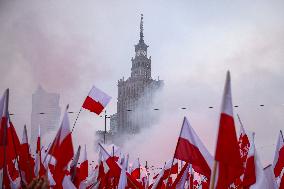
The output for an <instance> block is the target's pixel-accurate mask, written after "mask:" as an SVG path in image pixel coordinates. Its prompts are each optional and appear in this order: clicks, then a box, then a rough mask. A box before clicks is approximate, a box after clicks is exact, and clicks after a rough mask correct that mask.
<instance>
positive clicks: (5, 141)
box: [1, 88, 9, 188]
mask: <svg viewBox="0 0 284 189" xmlns="http://www.w3.org/2000/svg"><path fill="white" fill-rule="evenodd" d="M5 93H6V99H5V114H6V115H8V114H9V113H8V105H9V102H8V101H9V88H8V89H6V92H5ZM1 116H2V115H1ZM7 121H8V120H7ZM7 121H5V122H4V125H3V126H4V129H3V130H4V133H3V145H4V153H3V156H4V158H3V177H2V188H4V179H5V174H7V166H6V148H7V146H6V145H7V136H6V135H7Z"/></svg>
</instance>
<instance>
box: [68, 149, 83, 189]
mask: <svg viewBox="0 0 284 189" xmlns="http://www.w3.org/2000/svg"><path fill="white" fill-rule="evenodd" d="M80 152H81V146H80V145H79V147H78V149H77V152H76V154H75V156H74V157H73V159H72V161H71V164H70V176H71V177H70V178H71V181H72V182H73V183H74V185H75V186H76V187H78V186H79V184H80V181H79V174H80V173H79V172H80V168H79V167H77V164H78V161H79V157H80Z"/></svg>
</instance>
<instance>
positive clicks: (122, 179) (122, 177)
mask: <svg viewBox="0 0 284 189" xmlns="http://www.w3.org/2000/svg"><path fill="white" fill-rule="evenodd" d="M128 158H129V156H128V155H127V157H126V159H124V161H123V165H122V168H121V171H120V177H119V182H118V186H117V188H118V189H125V188H126V186H127V177H126V170H127V167H128Z"/></svg>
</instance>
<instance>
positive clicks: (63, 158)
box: [48, 106, 74, 187]
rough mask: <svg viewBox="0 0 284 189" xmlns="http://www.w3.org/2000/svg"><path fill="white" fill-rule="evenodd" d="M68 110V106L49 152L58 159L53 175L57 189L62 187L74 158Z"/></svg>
mask: <svg viewBox="0 0 284 189" xmlns="http://www.w3.org/2000/svg"><path fill="white" fill-rule="evenodd" d="M67 109H68V106H67V108H66V111H65V114H64V117H63V120H62V123H61V126H60V128H59V130H58V132H57V134H56V137H55V139H54V140H53V143H52V145H51V147H50V149H49V151H48V154H50V155H51V156H53V157H54V158H55V159H56V164H55V169H54V173H53V174H54V179H55V182H56V187H61V186H60V185H61V183H62V181H63V179H64V176H65V170H66V168H67V165H68V163H69V162H70V160H71V159H72V157H73V156H74V149H73V142H72V133H71V131H70V124H69V118H68V113H67Z"/></svg>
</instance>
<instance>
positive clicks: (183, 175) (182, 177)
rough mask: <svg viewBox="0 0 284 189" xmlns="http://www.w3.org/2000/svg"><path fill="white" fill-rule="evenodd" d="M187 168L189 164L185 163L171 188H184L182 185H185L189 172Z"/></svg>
mask: <svg viewBox="0 0 284 189" xmlns="http://www.w3.org/2000/svg"><path fill="white" fill-rule="evenodd" d="M189 167H190V164H189V163H188V162H187V163H186V164H185V165H184V166H183V168H182V169H181V171H180V172H179V174H178V175H177V178H176V179H175V181H174V183H173V184H172V186H171V188H176V189H183V188H185V187H184V185H185V183H186V180H187V178H188V172H189Z"/></svg>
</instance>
